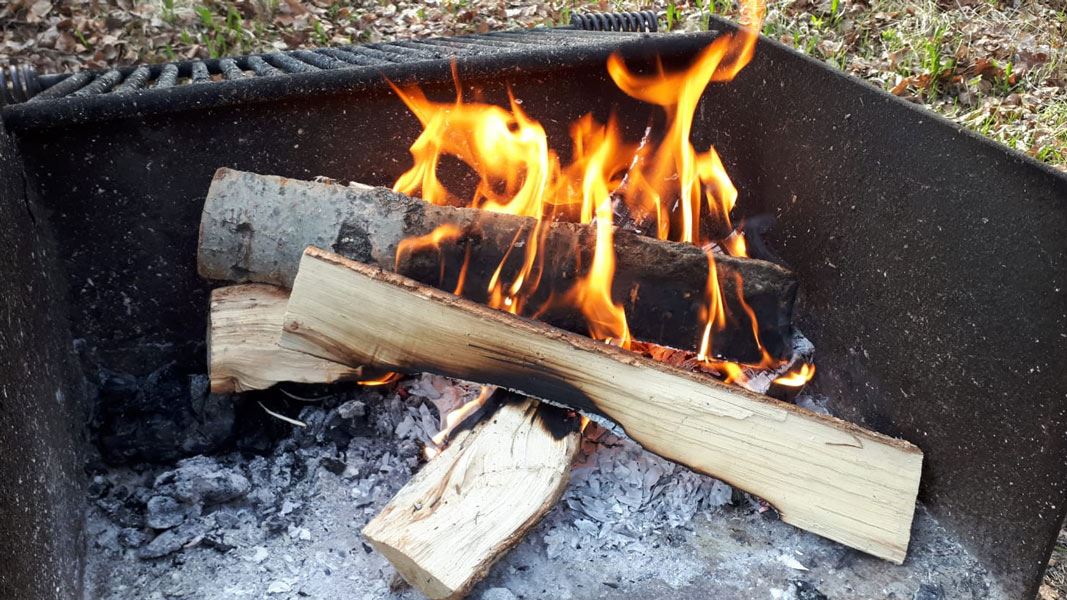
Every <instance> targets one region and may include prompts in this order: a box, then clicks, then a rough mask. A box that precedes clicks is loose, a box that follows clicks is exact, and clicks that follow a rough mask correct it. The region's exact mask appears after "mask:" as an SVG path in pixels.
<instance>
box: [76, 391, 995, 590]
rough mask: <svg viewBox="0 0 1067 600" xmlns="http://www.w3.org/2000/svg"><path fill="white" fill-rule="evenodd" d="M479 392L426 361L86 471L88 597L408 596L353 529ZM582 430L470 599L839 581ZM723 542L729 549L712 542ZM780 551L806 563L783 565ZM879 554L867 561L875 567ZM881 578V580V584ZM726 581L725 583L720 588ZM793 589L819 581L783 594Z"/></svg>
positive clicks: (648, 463) (805, 550) (793, 537)
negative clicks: (388, 385) (92, 473)
mask: <svg viewBox="0 0 1067 600" xmlns="http://www.w3.org/2000/svg"><path fill="white" fill-rule="evenodd" d="M478 389H479V388H478V386H475V385H471V384H466V383H461V382H453V381H450V380H447V379H444V378H441V377H435V376H429V375H426V376H422V377H420V378H417V379H413V380H409V381H405V382H403V383H402V384H401V385H400V386H399V387H398V388H396V389H394V390H392V391H387V392H386V393H382V390H380V389H370V390H363V391H359V390H355V391H350V392H343V393H338V394H336V395H334V396H332V397H330V398H327V399H325V400H324V401H323V403H322V404H321V405H316V404H313V405H308V406H306V407H304V408H303V409H302V410H301V411H300V413H299V415H295V416H297V417H298V418H299V419H300V420H301V421H303V422H304V423H306V425H307V426H306V427H305V428H298V427H293V428H292V432H291V434H290V435H289V436H288V437H287V438H285V439H283V440H282V441H281V442H279V443H278V444H277V446H276V447H275V448H274V449H273V451H271V452H270V453H269V454H266V455H256V456H253V455H245V454H242V453H240V452H232V453H229V454H223V455H219V456H215V457H205V456H198V457H194V458H192V459H187V460H185V461H181V462H179V463H178V464H176V465H174V466H173V467H170V468H139V469H131V468H123V469H113V470H110V471H107V472H104V473H101V474H99V475H97V477H96V478H95V480H94V484H93V486H92V487H93V493H94V494H95V495H96V496H97V497H96V498H95V499H94V500H93V501H92V503H91V507H90V511H89V515H88V517H87V528H86V531H87V543H88V546H89V547H88V548H87V552H86V555H87V556H88V559H89V560H88V564H87V567H86V597H87V598H90V599H98V600H105V599H106V600H111V599H115V600H118V599H126V598H131V597H136V598H146V599H151V600H155V599H165V598H196V599H206V600H213V599H222V598H227V599H231V598H269V599H274V598H278V599H290V598H292V599H296V598H324V599H326V598H339V597H341V598H355V599H357V600H364V599H366V600H370V599H383V598H393V599H402V600H414V599H416V598H421V595H420V594H419V593H418V592H417V591H416V590H413V589H411V588H406V589H395V590H394V589H391V585H390V583H391V582H392V581H393V579H394V575H395V573H394V571H393V568H392V567H391V566H390V565H389V564H388V562H387V561H386V560H385V559H384V558H382V557H381V556H380V555H378V554H377V553H375V552H372V551H371V550H370V547H369V546H367V545H366V544H365V543H364V542H363V540H362V539H361V537H360V530H361V529H362V528H363V526H364V525H365V524H366V523H367V522H368V521H369V520H370V519H371V518H373V517H374V515H376V514H377V513H378V512H379V511H380V510H381V508H382V507H383V506H384V505H385V503H386V502H388V501H389V500H390V499H391V498H392V496H393V495H394V494H395V493H396V492H397V491H398V490H399V489H400V487H401V486H403V485H404V483H406V482H407V480H408V479H409V478H410V477H411V475H412V473H413V472H414V471H415V470H416V469H417V468H418V466H419V465H420V463H421V456H420V455H421V450H422V447H423V445H424V444H426V443H427V442H428V441H429V440H430V438H431V437H432V436H433V434H434V433H436V432H437V430H438V427H439V426H440V422H439V420H438V416H437V414H436V410H433V409H431V408H430V407H431V405H433V406H436V407H440V408H441V409H444V410H448V409H451V408H454V407H455V406H459V405H460V404H462V403H463V402H464V401H466V400H469V399H471V398H473V397H474V396H475V395H476V394H477V392H478ZM589 433H590V434H591V435H590V438H592V439H586V440H585V441H584V442H583V451H582V453H581V456H580V458H579V460H578V461H577V464H576V465H575V468H574V470H573V474H572V478H571V484H570V486H569V488H568V490H567V492H566V493H565V495H564V496H563V498H562V501H561V502H560V503H559V505H558V506H557V507H556V508H555V509H554V510H553V511H552V512H551V513H550V514H549V516H548V517H547V518H546V519H545V520H544V521H543V522H542V523H541V524H540V525H539V526H538V527H536V528H535V529H534V530H533V531H532V532H530V534H529V535H528V536H527V537H526V538H525V539H524V540H523V541H522V542H521V543H520V544H519V545H518V546H517V547H516V548H515V549H514V550H513V551H512V552H510V553H509V554H508V555H507V556H506V557H504V558H503V559H502V560H501V561H500V562H499V563H498V564H497V565H496V566H495V567H494V568H493V569H492V570H491V571H490V573H489V576H488V578H487V579H486V581H485V582H483V583H482V584H480V585H479V586H477V587H476V588H475V590H474V592H473V593H472V595H471V597H472V598H489V599H494V600H511V599H513V598H516V599H517V598H522V599H534V598H541V599H546V600H547V599H553V600H555V599H563V598H576V599H577V598H627V597H664V596H668V595H671V596H677V597H684V598H690V597H691V598H702V597H708V594H709V593H712V595H714V596H716V597H719V598H723V599H725V600H729V599H732V598H738V599H740V598H751V597H754V596H753V595H752V593H753V590H761V591H760V594H759V597H771V594H772V591H773V593H778V594H779V597H782V598H792V597H794V596H782V595H780V594H784V593H793V592H791V591H790V590H794V589H795V590H800V589H805V590H806V589H808V588H807V587H804V586H812V589H814V587H813V586H815V585H816V584H817V585H818V586H822V587H821V588H820V589H823V591H824V592H827V593H829V592H828V591H827V590H828V589H833V586H835V585H844V584H839V583H835V581H838V580H840V579H841V577H840V574H839V573H838V572H839V570H840V569H839V567H837V566H835V565H836V564H837V563H836V562H835V561H837V559H836V558H827V557H836V556H838V555H839V554H841V553H842V552H845V553H846V554H847V553H850V552H852V551H848V550H845V549H843V548H842V547H840V546H838V545H836V544H833V543H831V542H827V541H825V540H822V539H820V538H817V537H816V536H813V535H811V534H806V533H804V532H800V531H799V530H796V529H794V528H792V527H789V526H786V525H784V524H780V523H777V522H773V521H767V520H766V518H765V517H766V515H764V516H763V517H761V516H760V515H759V511H758V508H757V507H756V505H755V504H753V503H750V502H749V501H747V500H746V499H745V497H744V496H742V495H740V494H731V490H730V488H729V487H728V486H726V485H724V484H722V483H721V482H718V481H715V480H714V479H711V478H708V477H704V476H701V475H696V474H694V473H692V472H689V471H688V470H685V469H683V468H680V467H677V466H675V465H673V464H672V463H669V462H667V461H665V460H663V459H661V458H659V457H657V456H655V455H652V454H650V453H648V452H646V451H644V450H643V449H641V448H640V447H639V446H637V445H636V444H634V443H633V442H632V441H630V440H628V439H626V438H625V437H624V436H620V435H617V434H614V433H611V432H606V431H601V430H597V429H595V428H591V429H590V430H589ZM731 498H734V499H735V500H734V502H733V503H732V504H731ZM920 534H921V531H920V532H918V533H917V536H918V535H920ZM761 536H762V537H761ZM725 541H729V542H730V547H729V550H723V549H721V548H719V546H721V545H722V544H724V542H725ZM723 552H725V554H723ZM783 552H789V553H790V554H789V556H795V557H796V560H797V561H799V562H800V563H802V564H804V565H805V566H806V568H810V569H811V571H810V572H804V571H797V570H796V569H794V568H790V567H789V566H788V564H787V563H786V561H784V560H783V559H782V558H781V556H783ZM912 553H913V556H914V555H916V554H919V555H920V556H928V557H932V558H929V559H920V560H919V561H918V563H917V564H916V566H915V567H914V568H913V569H912V570H911V571H909V572H908V573H906V574H905V575H903V576H902V577H903V579H902V580H901V581H903V583H901V582H899V581H898V582H897V584H896V585H898V588H899V589H901V590H904V589H906V588H907V586H908V585H910V583H908V582H909V581H911V580H912V579H913V580H914V582H915V585H916V586H917V585H919V583H920V582H926V581H927V580H930V581H933V582H934V583H936V584H937V585H943V586H945V587H946V589H948V587H949V586H950V585H952V586H956V584H955V583H952V582H953V581H955V580H952V579H951V577H955V576H956V575H955V574H956V573H965V574H966V575H967V577H970V578H971V579H975V578H981V576H982V573H981V572H980V571H979V570H976V568H975V566H974V565H973V564H970V563H968V564H967V565H965V568H959V567H958V565H956V563H951V564H948V566H939V565H940V563H936V564H934V565H933V566H931V564H930V562H931V561H941V562H942V563H946V564H947V563H949V562H951V561H956V562H958V560H957V559H956V558H954V557H955V556H956V555H954V554H953V553H952V552H949V551H946V550H945V549H944V548H942V547H940V546H934V547H933V548H932V549H927V548H926V546H924V545H923V543H921V542H920V541H916V542H913V550H912ZM924 553H925V554H924ZM848 555H849V556H851V554H848ZM946 556H948V557H950V558H948V559H946V558H945V557H946ZM855 560H859V561H860V562H859V563H857V564H867V563H865V562H863V561H865V560H868V559H863V558H860V559H855ZM870 560H872V561H873V559H870ZM789 564H792V563H789ZM883 564H884V563H881V562H880V561H873V567H871V568H874V569H877V568H880V567H881V565H883ZM850 568H857V567H850ZM827 569H829V571H828V570H827ZM939 569H940V570H939ZM827 573H830V574H833V573H838V574H837V575H836V576H835V577H836V579H833V578H830V577H829V575H827ZM943 573H948V575H943ZM950 575H951V577H950ZM909 578H910V579H909ZM931 578H932V579H931ZM946 578H947V579H946ZM860 579H861V580H860V581H846V583H847V585H848V586H850V587H848V589H849V590H850V593H859V594H860V596H863V590H864V589H866V588H863V587H862V586H863V585H864V583H863V581H862V578H860ZM982 581H984V580H982ZM793 582H797V583H793ZM946 582H948V583H946ZM964 583H966V584H967V586H970V587H967V588H966V589H980V590H987V588H988V585H985V584H983V585H985V587H981V586H979V587H978V588H975V587H974V586H975V584H974V583H973V582H972V581H970V579H968V580H966V581H964ZM857 585H858V586H859V587H858V588H857ZM878 585H880V586H882V587H881V588H878V589H885V585H886V584H885V582H880V583H879V584H878ZM960 585H963V584H962V583H961V584H960ZM798 586H799V587H798ZM394 587H395V586H394ZM735 589H736V590H739V591H738V592H737V594H736V595H734V594H731V593H722V592H723V590H726V592H729V591H730V590H735ZM871 589H875V588H871ZM951 589H953V590H954V589H956V588H955V587H952V588H951ZM961 589H962V588H961ZM857 590H859V591H858V592H857ZM676 592H677V593H676ZM805 593H806V592H805ZM869 593H872V594H873V593H874V592H869ZM678 594H681V595H678ZM860 596H855V595H853V596H851V597H860ZM795 597H796V598H816V597H818V596H813V595H802V594H801V593H800V592H799V591H797V592H796V594H795ZM831 597H835V596H831ZM841 597H843V596H841ZM870 597H874V596H873V595H872V596H870ZM901 597H902V598H903V597H910V596H901ZM945 597H946V598H947V597H960V598H978V597H985V596H978V595H958V596H945Z"/></svg>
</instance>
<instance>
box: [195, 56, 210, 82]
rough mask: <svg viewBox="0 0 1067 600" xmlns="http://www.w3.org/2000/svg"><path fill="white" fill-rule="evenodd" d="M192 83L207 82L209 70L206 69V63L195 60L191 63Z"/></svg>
mask: <svg viewBox="0 0 1067 600" xmlns="http://www.w3.org/2000/svg"><path fill="white" fill-rule="evenodd" d="M192 73H193V74H192V80H193V83H207V82H209V81H211V72H210V71H208V70H207V65H205V64H204V62H203V61H200V60H198V61H196V62H194V63H193V71H192Z"/></svg>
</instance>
